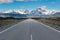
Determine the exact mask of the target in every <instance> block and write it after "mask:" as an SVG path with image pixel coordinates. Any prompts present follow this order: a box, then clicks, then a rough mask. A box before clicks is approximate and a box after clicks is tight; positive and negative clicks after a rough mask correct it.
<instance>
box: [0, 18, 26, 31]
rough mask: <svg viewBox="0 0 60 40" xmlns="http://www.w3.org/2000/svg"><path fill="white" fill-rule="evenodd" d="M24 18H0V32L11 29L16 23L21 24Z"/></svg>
mask: <svg viewBox="0 0 60 40" xmlns="http://www.w3.org/2000/svg"><path fill="white" fill-rule="evenodd" d="M25 19H26V18H17V19H16V18H11V17H10V18H0V31H2V30H4V29H6V28H8V27H11V26H12V25H14V24H17V23H18V22H21V21H23V20H25Z"/></svg>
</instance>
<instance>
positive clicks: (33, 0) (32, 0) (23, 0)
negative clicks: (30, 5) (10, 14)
mask: <svg viewBox="0 0 60 40" xmlns="http://www.w3.org/2000/svg"><path fill="white" fill-rule="evenodd" d="M16 1H38V0H16Z"/></svg>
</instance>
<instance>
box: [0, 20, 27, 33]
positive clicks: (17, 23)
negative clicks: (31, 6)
mask: <svg viewBox="0 0 60 40" xmlns="http://www.w3.org/2000/svg"><path fill="white" fill-rule="evenodd" d="M25 21H26V20H24V21H21V22H19V23H22V22H25ZM19 23H17V24H15V25H13V26H11V27H9V28H7V29H5V30H3V31H1V32H0V34H2V33H4V32H6V31H7V30H9V29H11V28H13V27H15V26H16V25H18V24H19Z"/></svg>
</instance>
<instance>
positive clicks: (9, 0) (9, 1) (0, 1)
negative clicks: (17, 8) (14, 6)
mask: <svg viewBox="0 0 60 40" xmlns="http://www.w3.org/2000/svg"><path fill="white" fill-rule="evenodd" d="M11 2H13V0H0V4H1V3H11Z"/></svg>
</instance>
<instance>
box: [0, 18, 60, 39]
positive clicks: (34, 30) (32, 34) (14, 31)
mask: <svg viewBox="0 0 60 40" xmlns="http://www.w3.org/2000/svg"><path fill="white" fill-rule="evenodd" d="M0 40H60V31H58V30H55V29H54V28H51V27H49V26H47V25H44V24H42V23H40V22H38V21H36V20H33V19H27V20H25V21H23V22H20V23H18V24H16V25H14V26H12V27H10V28H8V29H6V30H4V31H2V32H0Z"/></svg>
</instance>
